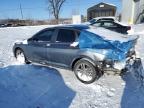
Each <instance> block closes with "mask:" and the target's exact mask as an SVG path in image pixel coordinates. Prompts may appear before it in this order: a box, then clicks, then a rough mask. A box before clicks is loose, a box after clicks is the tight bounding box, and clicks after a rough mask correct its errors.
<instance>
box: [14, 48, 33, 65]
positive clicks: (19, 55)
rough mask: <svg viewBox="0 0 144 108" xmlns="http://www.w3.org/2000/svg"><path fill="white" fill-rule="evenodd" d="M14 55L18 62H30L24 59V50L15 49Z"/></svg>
mask: <svg viewBox="0 0 144 108" xmlns="http://www.w3.org/2000/svg"><path fill="white" fill-rule="evenodd" d="M15 57H16V59H17V61H18V62H19V63H22V64H30V62H29V61H28V60H27V59H26V56H25V54H24V51H23V50H22V49H16V51H15Z"/></svg>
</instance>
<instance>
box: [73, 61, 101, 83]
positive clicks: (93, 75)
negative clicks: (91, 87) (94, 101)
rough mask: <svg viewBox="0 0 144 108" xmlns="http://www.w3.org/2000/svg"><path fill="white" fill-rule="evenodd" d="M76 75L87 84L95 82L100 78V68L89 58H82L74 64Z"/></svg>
mask: <svg viewBox="0 0 144 108" xmlns="http://www.w3.org/2000/svg"><path fill="white" fill-rule="evenodd" d="M73 70H74V73H75V75H76V77H77V78H78V79H79V80H80V81H81V82H82V83H85V84H90V83H93V82H94V81H95V80H96V79H98V78H99V77H100V76H99V73H100V70H99V69H98V68H97V67H95V66H94V65H93V64H92V63H90V62H89V61H87V60H84V59H81V60H79V61H77V62H76V63H75V65H74V69H73Z"/></svg>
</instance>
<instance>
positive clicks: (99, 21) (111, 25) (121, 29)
mask: <svg viewBox="0 0 144 108" xmlns="http://www.w3.org/2000/svg"><path fill="white" fill-rule="evenodd" d="M89 25H91V26H95V27H103V28H106V29H109V30H112V31H115V32H118V33H122V34H131V33H132V32H133V30H132V28H131V26H129V25H126V24H123V23H120V22H119V21H117V20H116V19H115V17H98V18H94V19H92V20H90V21H89Z"/></svg>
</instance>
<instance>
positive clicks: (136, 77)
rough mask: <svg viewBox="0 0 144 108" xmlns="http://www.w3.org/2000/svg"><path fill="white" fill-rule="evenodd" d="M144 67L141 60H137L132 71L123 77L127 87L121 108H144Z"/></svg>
mask: <svg viewBox="0 0 144 108" xmlns="http://www.w3.org/2000/svg"><path fill="white" fill-rule="evenodd" d="M143 73H144V69H143V66H142V63H141V61H140V62H136V64H135V65H134V67H133V71H132V72H128V73H126V75H124V76H123V77H122V78H123V80H124V81H125V84H126V85H125V88H124V91H123V96H122V99H121V108H144V76H143Z"/></svg>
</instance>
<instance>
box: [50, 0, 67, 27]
mask: <svg viewBox="0 0 144 108" xmlns="http://www.w3.org/2000/svg"><path fill="white" fill-rule="evenodd" d="M65 1H66V0H48V9H49V11H50V13H52V14H53V15H54V17H55V19H56V23H57V24H58V22H59V15H60V10H61V8H62V6H63V4H64V2H65Z"/></svg>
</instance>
